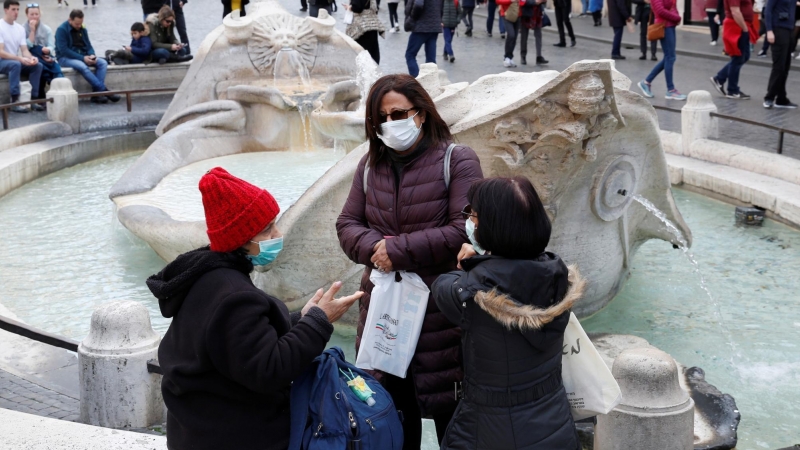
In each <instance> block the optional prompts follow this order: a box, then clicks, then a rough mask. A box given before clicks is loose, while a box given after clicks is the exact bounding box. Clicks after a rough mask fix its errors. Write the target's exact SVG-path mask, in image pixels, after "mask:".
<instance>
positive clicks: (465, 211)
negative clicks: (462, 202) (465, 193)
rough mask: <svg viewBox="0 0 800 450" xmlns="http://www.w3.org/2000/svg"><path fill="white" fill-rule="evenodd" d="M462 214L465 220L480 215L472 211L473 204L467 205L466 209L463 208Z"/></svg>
mask: <svg viewBox="0 0 800 450" xmlns="http://www.w3.org/2000/svg"><path fill="white" fill-rule="evenodd" d="M461 215H462V216H464V220H468V219H469V218H470V217H478V215H477V214H475V212H473V211H472V205H467V206H465V207H464V209H462V210H461Z"/></svg>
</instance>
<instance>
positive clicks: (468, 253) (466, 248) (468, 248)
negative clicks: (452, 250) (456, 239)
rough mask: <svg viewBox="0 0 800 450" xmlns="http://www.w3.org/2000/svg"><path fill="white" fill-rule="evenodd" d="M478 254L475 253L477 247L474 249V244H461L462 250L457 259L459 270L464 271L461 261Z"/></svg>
mask: <svg viewBox="0 0 800 450" xmlns="http://www.w3.org/2000/svg"><path fill="white" fill-rule="evenodd" d="M477 254H478V252H476V251H475V247H473V246H472V244H461V250H460V251H459V252H458V256H457V257H456V259H457V260H458V268H459V269H461V270H464V269H463V268H462V267H461V260H462V259H467V258H471V257H473V256H475V255H477Z"/></svg>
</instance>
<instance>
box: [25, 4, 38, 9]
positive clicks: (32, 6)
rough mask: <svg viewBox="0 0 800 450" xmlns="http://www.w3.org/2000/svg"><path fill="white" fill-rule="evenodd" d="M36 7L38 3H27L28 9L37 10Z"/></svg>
mask: <svg viewBox="0 0 800 450" xmlns="http://www.w3.org/2000/svg"><path fill="white" fill-rule="evenodd" d="M38 7H39V4H38V3H28V8H38Z"/></svg>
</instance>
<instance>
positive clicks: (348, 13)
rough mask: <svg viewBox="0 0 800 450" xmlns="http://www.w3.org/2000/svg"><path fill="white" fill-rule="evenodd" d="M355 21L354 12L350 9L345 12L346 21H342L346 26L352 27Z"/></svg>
mask: <svg viewBox="0 0 800 450" xmlns="http://www.w3.org/2000/svg"><path fill="white" fill-rule="evenodd" d="M353 19H355V14H354V13H353V11H351V10H349V9H348V10H347V11H345V12H344V20H342V22H344V24H345V25H350V24H351V23H353Z"/></svg>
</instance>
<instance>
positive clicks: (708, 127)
mask: <svg viewBox="0 0 800 450" xmlns="http://www.w3.org/2000/svg"><path fill="white" fill-rule="evenodd" d="M712 112H717V105H715V104H714V100H713V99H712V98H711V94H710V93H709V92H708V91H692V92H690V93H689V97H688V98H687V99H686V105H684V106H683V108H681V146H682V147H683V148H682V150H681V153H682V154H683V155H685V156H690V155H689V149H690V148H691V146H692V143H693V142H694V141H696V140H698V139H706V138H715V137H717V135H718V134H719V127H718V125H717V118H716V117H711V113H712Z"/></svg>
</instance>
